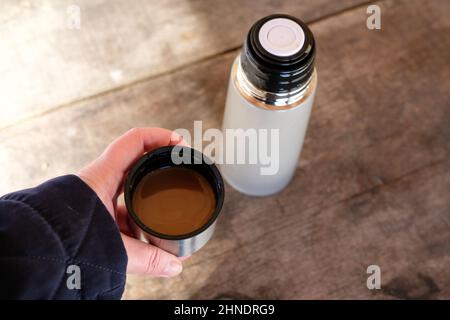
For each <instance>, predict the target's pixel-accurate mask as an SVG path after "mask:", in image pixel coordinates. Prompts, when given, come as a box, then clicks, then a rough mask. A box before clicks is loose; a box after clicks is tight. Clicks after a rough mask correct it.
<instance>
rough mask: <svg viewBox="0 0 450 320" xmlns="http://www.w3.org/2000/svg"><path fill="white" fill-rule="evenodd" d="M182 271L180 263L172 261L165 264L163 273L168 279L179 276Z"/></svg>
mask: <svg viewBox="0 0 450 320" xmlns="http://www.w3.org/2000/svg"><path fill="white" fill-rule="evenodd" d="M182 269H183V266H182V265H181V262H179V261H177V260H173V261H170V262H169V263H168V264H167V266H166V269H165V270H164V271H165V272H164V273H165V274H166V276H168V277H173V276H176V275H177V274H179V273H180V272H181V270H182Z"/></svg>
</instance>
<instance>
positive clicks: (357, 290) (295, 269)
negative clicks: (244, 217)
mask: <svg viewBox="0 0 450 320" xmlns="http://www.w3.org/2000/svg"><path fill="white" fill-rule="evenodd" d="M449 170H450V160H446V161H443V162H440V163H439V164H436V165H431V166H427V167H425V168H423V170H420V171H419V172H415V173H412V174H410V175H407V176H405V177H403V178H399V179H398V180H396V181H393V182H392V183H389V184H387V185H382V186H379V187H376V188H374V189H372V190H369V191H367V192H365V193H362V194H360V195H358V196H356V197H351V198H349V199H346V200H343V201H341V202H338V203H336V204H333V205H331V206H329V207H321V208H311V209H306V210H301V209H300V208H296V209H292V210H287V211H286V216H288V217H289V224H290V226H289V227H286V228H282V229H275V230H269V231H267V232H265V233H264V234H263V235H261V237H260V238H258V239H253V241H249V242H248V243H241V246H239V247H236V248H235V249H234V250H229V251H226V252H224V253H223V254H221V255H219V256H218V257H216V258H214V259H211V260H209V261H208V263H197V262H196V261H195V257H194V258H193V260H194V261H189V262H188V263H186V264H187V265H188V266H187V268H186V270H185V271H184V273H183V275H182V276H180V277H178V278H175V279H154V280H149V279H148V278H143V277H137V276H134V277H132V278H130V279H129V281H128V291H127V295H126V296H127V297H132V298H136V297H142V298H155V297H156V298H179V299H188V298H194V299H199V298H200V299H212V298H218V297H229V298H230V297H233V298H249V299H323V298H330V299H338V298H359V299H361V298H367V299H370V298H383V299H386V298H438V297H439V298H449V297H450V276H449V275H448V265H449V263H450V244H449V243H450V242H449V236H448V231H449V230H450V198H449V197H448V194H449V192H450V175H449V174H448V172H449ZM411 199H414V201H412V200H411ZM256 223H257V222H256V221H255V224H256ZM253 226H254V224H249V223H248V224H247V225H246V227H247V233H249V230H252V228H253ZM222 227H223V225H222ZM233 236H235V234H234V233H231V234H230V233H228V237H233ZM373 264H376V265H378V266H380V268H381V272H382V290H380V291H376V290H375V291H370V290H368V289H367V287H366V280H367V276H368V275H367V274H366V268H367V267H368V266H369V265H373Z"/></svg>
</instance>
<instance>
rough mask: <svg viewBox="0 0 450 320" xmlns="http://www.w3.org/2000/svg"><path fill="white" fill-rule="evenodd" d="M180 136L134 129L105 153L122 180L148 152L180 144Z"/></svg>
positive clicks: (158, 131) (160, 130)
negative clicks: (132, 166)
mask: <svg viewBox="0 0 450 320" xmlns="http://www.w3.org/2000/svg"><path fill="white" fill-rule="evenodd" d="M180 140H181V139H180V136H179V135H177V134H176V133H174V132H172V131H170V130H167V129H162V128H133V129H131V130H129V131H128V132H126V133H125V134H124V135H122V136H120V137H119V138H117V139H116V140H115V141H113V142H112V143H111V144H110V145H109V146H108V148H107V149H106V150H105V152H104V154H103V155H104V157H105V158H106V159H107V160H108V163H109V164H110V166H111V168H112V169H113V170H114V172H117V173H118V175H119V174H120V175H119V176H120V178H121V177H122V176H123V175H124V173H125V172H126V171H127V170H128V169H129V168H130V166H131V165H132V164H133V163H134V162H135V161H136V160H137V159H138V158H139V157H141V156H142V154H143V153H144V152H146V151H149V150H153V149H155V148H158V147H162V146H168V145H174V144H177V143H178V142H180Z"/></svg>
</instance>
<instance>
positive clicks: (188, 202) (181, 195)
mask: <svg viewBox="0 0 450 320" xmlns="http://www.w3.org/2000/svg"><path fill="white" fill-rule="evenodd" d="M215 206H216V198H215V195H214V191H213V189H212V187H211V185H210V184H209V183H208V181H207V180H206V178H205V177H204V176H202V175H201V174H200V173H198V172H196V171H194V170H191V169H187V168H182V167H171V168H164V169H159V170H156V171H154V172H150V173H149V174H147V175H146V176H144V177H143V178H142V179H141V181H140V182H139V183H138V185H137V186H136V189H135V191H134V193H133V209H134V212H135V213H136V214H137V215H138V217H139V219H140V220H141V221H142V222H143V223H144V224H145V225H146V226H148V227H149V228H151V229H152V230H154V231H156V232H159V233H162V234H166V235H183V234H187V233H190V232H192V231H195V230H197V229H199V228H201V227H202V226H203V225H205V224H206V223H207V222H208V220H209V219H210V218H211V216H212V214H213V212H214V209H215Z"/></svg>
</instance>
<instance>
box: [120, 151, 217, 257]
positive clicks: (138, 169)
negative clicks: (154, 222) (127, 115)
mask: <svg viewBox="0 0 450 320" xmlns="http://www.w3.org/2000/svg"><path fill="white" fill-rule="evenodd" d="M174 156H176V157H178V156H180V157H184V158H185V159H189V161H188V162H187V163H174V161H173V158H174ZM170 168H184V169H188V170H193V171H194V172H196V173H198V174H200V175H201V176H203V177H204V178H205V179H206V181H207V183H209V185H210V187H211V189H212V192H213V197H214V198H215V205H214V209H213V211H212V213H211V215H210V217H209V218H208V219H207V221H205V222H204V223H203V224H202V225H200V227H198V228H196V229H193V230H191V231H189V232H188V233H185V234H175V235H174V234H167V233H164V232H162V231H161V230H157V229H155V228H152V227H151V226H149V225H146V224H145V223H144V220H143V219H142V216H141V215H139V214H138V212H137V211H136V210H135V209H136V208H135V207H134V206H133V198H134V197H136V196H137V195H136V189H137V186H138V184H139V183H140V182H141V181H142V179H144V177H145V176H146V175H149V174H152V173H155V172H157V171H158V170H167V169H170ZM161 182H162V183H164V185H165V187H170V183H168V182H167V181H166V182H164V181H161ZM193 183H195V181H194V182H193ZM167 184H169V186H167ZM178 187H179V185H178ZM191 187H192V186H190V185H189V184H187V185H186V186H184V188H188V189H189V188H191ZM146 192H148V191H146ZM163 192H167V191H163ZM224 192H225V191H224V187H223V181H222V177H221V175H220V173H219V170H218V169H217V167H216V166H215V165H214V164H213V163H212V162H211V161H210V160H209V159H207V158H206V157H205V156H204V155H203V154H202V153H201V152H199V151H197V150H194V149H192V148H189V147H180V146H167V147H161V148H158V149H156V150H153V151H151V152H148V153H146V154H145V155H144V156H142V158H141V159H140V160H138V161H137V162H136V163H135V164H134V165H133V167H132V168H131V170H130V172H129V174H128V176H127V178H126V181H125V203H126V206H127V209H128V212H129V222H130V226H131V228H132V230H133V232H134V234H135V236H136V237H137V238H138V239H140V240H143V241H145V242H148V243H151V244H153V245H155V246H157V247H159V248H161V249H163V250H165V251H167V252H170V253H172V254H174V255H176V256H179V257H183V256H189V255H191V254H193V253H194V252H196V251H197V250H199V249H200V248H202V247H203V246H204V245H205V244H206V243H207V242H208V240H209V239H210V238H211V237H212V235H213V233H214V229H215V226H216V222H217V218H218V216H219V214H220V211H221V209H222V205H223V201H224V195H225V193H224ZM169 201H172V204H171V205H169V207H172V208H173V206H177V207H179V209H180V210H177V211H181V212H182V209H183V208H184V207H185V206H187V205H188V204H187V203H185V202H184V201H183V199H172V200H170V199H169ZM186 201H187V200H186ZM147 210H149V211H151V210H161V208H147ZM169 211H170V210H169ZM169 211H166V212H160V214H164V215H165V216H171V215H174V212H169Z"/></svg>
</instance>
